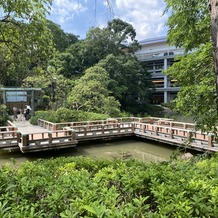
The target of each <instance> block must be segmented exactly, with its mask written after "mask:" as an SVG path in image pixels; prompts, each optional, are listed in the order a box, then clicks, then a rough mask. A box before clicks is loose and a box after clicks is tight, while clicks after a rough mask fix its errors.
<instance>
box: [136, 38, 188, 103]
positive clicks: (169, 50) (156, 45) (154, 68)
mask: <svg viewBox="0 0 218 218" xmlns="http://www.w3.org/2000/svg"><path fill="white" fill-rule="evenodd" d="M139 43H140V45H141V49H140V50H138V51H137V52H136V53H135V56H136V57H137V59H138V60H139V61H141V62H144V63H145V66H146V69H147V71H148V72H150V73H151V76H152V82H153V83H154V87H155V93H154V96H153V103H154V104H160V103H162V102H164V103H167V102H170V101H172V100H173V99H174V98H175V97H176V95H177V93H178V91H179V87H178V86H176V83H175V82H176V81H175V80H173V79H171V78H169V77H168V76H167V75H165V74H163V70H166V69H167V68H168V67H170V66H171V65H172V64H173V63H174V58H175V56H176V55H179V54H180V55H183V54H184V50H183V49H179V48H176V47H174V46H168V45H167V41H166V37H159V38H153V39H148V40H143V41H140V42H139Z"/></svg>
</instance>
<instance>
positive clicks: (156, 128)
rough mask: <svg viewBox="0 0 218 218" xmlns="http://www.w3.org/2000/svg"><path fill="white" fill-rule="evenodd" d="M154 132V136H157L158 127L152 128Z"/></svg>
mask: <svg viewBox="0 0 218 218" xmlns="http://www.w3.org/2000/svg"><path fill="white" fill-rule="evenodd" d="M154 132H155V135H158V134H157V133H158V127H157V126H155V127H154Z"/></svg>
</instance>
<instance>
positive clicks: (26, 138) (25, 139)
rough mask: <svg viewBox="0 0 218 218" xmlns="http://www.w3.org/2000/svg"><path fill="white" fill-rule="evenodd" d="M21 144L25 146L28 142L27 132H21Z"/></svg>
mask: <svg viewBox="0 0 218 218" xmlns="http://www.w3.org/2000/svg"><path fill="white" fill-rule="evenodd" d="M21 142H22V145H23V146H27V145H28V144H29V135H28V134H22V141H21Z"/></svg>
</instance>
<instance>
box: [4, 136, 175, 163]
mask: <svg viewBox="0 0 218 218" xmlns="http://www.w3.org/2000/svg"><path fill="white" fill-rule="evenodd" d="M176 149H177V147H174V146H170V145H165V144H161V143H156V142H152V141H147V140H144V139H137V138H132V137H131V138H128V139H127V138H125V139H122V140H116V141H103V142H93V141H92V142H89V143H86V144H79V145H78V146H77V147H75V148H71V149H62V150H55V151H46V152H40V153H29V154H23V153H21V152H20V151H18V152H13V153H9V152H1V153H0V165H1V166H2V165H4V164H6V163H8V164H12V162H13V161H14V162H15V163H16V165H20V164H21V163H24V162H26V161H34V160H36V159H39V158H42V159H48V158H52V157H53V158H55V157H61V156H72V157H76V156H89V157H94V158H103V159H108V160H113V159H116V158H119V159H129V158H133V159H137V160H140V161H143V162H150V161H154V162H159V161H165V160H169V159H170V156H171V155H172V154H173V152H175V151H176Z"/></svg>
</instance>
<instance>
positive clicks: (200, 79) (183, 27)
mask: <svg viewBox="0 0 218 218" xmlns="http://www.w3.org/2000/svg"><path fill="white" fill-rule="evenodd" d="M165 2H166V4H167V7H166V11H168V10H170V12H171V15H170V17H169V19H168V22H167V25H168V26H169V32H168V37H167V39H168V42H169V43H170V44H172V45H176V46H177V47H182V48H184V50H185V51H186V52H187V53H186V54H185V55H184V56H183V57H178V58H177V60H176V63H174V65H173V66H171V67H170V68H169V69H168V70H167V71H166V73H167V74H168V75H169V76H170V77H172V78H174V79H177V80H178V83H179V85H180V86H181V90H180V92H179V94H178V97H177V99H176V103H177V109H179V111H180V112H182V113H183V114H185V115H191V116H193V117H194V119H195V121H196V122H197V123H198V124H199V125H200V127H201V128H203V129H204V128H205V127H206V128H207V130H212V129H213V127H214V126H216V124H217V120H218V117H217V110H216V104H217V101H216V98H217V94H216V80H215V77H214V65H213V59H212V53H213V47H212V43H211V21H210V14H209V10H208V5H207V1H204V0H199V1H195V0H191V1H183V0H177V1H176V0H165ZM190 52H191V53H190Z"/></svg>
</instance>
